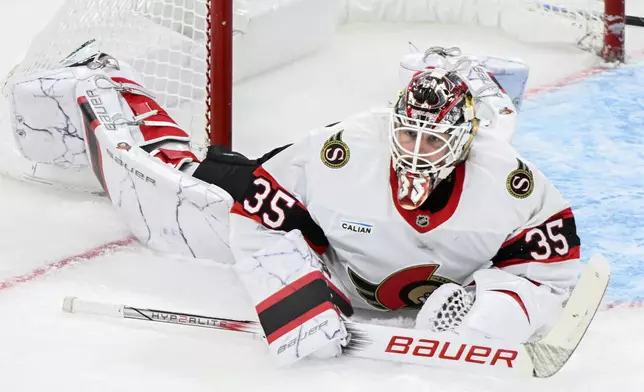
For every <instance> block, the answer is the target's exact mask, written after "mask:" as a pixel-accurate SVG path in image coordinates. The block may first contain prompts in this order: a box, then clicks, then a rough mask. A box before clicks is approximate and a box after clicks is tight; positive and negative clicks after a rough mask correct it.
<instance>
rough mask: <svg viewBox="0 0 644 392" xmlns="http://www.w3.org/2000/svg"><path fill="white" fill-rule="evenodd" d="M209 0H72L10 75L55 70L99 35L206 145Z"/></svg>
mask: <svg viewBox="0 0 644 392" xmlns="http://www.w3.org/2000/svg"><path fill="white" fill-rule="evenodd" d="M207 15H208V10H207V7H206V0H68V1H67V2H66V3H65V4H64V5H63V6H62V8H61V9H60V10H59V11H58V13H57V14H56V15H55V16H54V18H53V19H52V21H51V22H50V23H49V24H48V25H47V26H46V28H45V29H44V30H43V31H42V32H40V33H39V34H38V35H37V36H36V37H35V39H34V40H33V43H32V45H31V46H30V47H29V50H28V53H27V55H26V57H25V59H24V60H23V61H22V62H21V63H20V64H18V65H17V66H16V67H15V68H14V69H13V70H12V71H11V73H10V74H9V76H8V78H10V77H12V76H14V75H16V76H17V75H23V74H27V73H30V72H34V71H39V70H45V69H51V68H55V67H57V66H59V62H60V61H61V60H62V59H63V58H64V57H65V56H67V55H68V54H69V53H70V52H71V51H73V50H74V49H76V48H78V47H79V46H80V45H82V44H83V43H84V42H86V41H88V40H90V39H96V42H97V43H98V47H99V49H100V50H101V51H103V52H105V53H108V54H110V55H112V56H114V57H115V58H117V59H119V60H121V61H126V62H127V63H129V64H130V65H132V66H133V67H134V68H135V69H136V70H137V71H138V72H139V73H140V74H141V75H142V77H143V82H144V85H145V86H146V87H147V88H148V89H150V90H151V91H152V92H154V94H155V95H156V99H157V100H158V101H159V102H160V103H161V105H163V106H164V107H165V108H166V109H167V110H168V112H169V113H170V115H171V116H173V117H174V118H175V119H176V121H178V123H179V124H181V125H182V126H183V127H184V128H185V129H186V131H188V132H191V133H192V134H193V141H194V144H195V145H194V147H196V148H198V149H201V148H203V147H204V145H205V144H207V137H206V131H205V122H206V115H205V112H206V61H207V58H206V54H207V53H206V43H205V42H206V17H207Z"/></svg>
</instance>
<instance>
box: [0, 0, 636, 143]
mask: <svg viewBox="0 0 644 392" xmlns="http://www.w3.org/2000/svg"><path fill="white" fill-rule="evenodd" d="M258 1H261V0H258ZM273 1H275V0H273ZM283 1H297V0H283ZM320 1H331V0H320ZM337 1H338V4H339V5H338V7H339V13H341V12H346V14H347V19H348V21H351V20H352V19H353V20H356V18H353V17H352V15H353V16H355V14H356V12H355V10H359V9H361V8H362V9H364V8H365V7H373V6H374V4H375V5H378V4H380V5H381V6H382V7H387V6H389V5H391V3H392V2H391V1H390V2H389V3H387V2H386V1H385V0H337ZM385 3H387V4H385ZM416 3H418V2H416ZM424 3H427V4H425V7H436V8H437V9H438V8H440V9H441V10H442V11H441V12H443V14H445V13H447V14H449V15H451V17H446V18H443V19H445V20H442V19H441V18H437V19H438V20H439V21H444V22H446V23H452V22H455V20H453V19H457V20H456V21H457V22H459V21H460V22H461V23H462V22H463V21H464V20H465V19H467V20H468V23H469V22H471V23H479V24H481V23H480V20H481V17H480V15H479V14H476V15H474V17H472V16H471V15H470V16H468V17H467V18H465V17H464V16H463V15H464V14H467V13H470V14H471V13H472V10H475V11H474V12H475V13H476V12H479V13H480V12H481V10H486V11H489V10H492V11H494V10H505V9H509V8H512V9H516V8H521V9H524V10H529V11H530V12H534V13H540V14H543V15H551V17H552V18H556V19H560V20H561V21H562V23H568V24H571V25H575V26H577V27H578V28H579V30H580V34H579V42H578V44H579V45H581V46H585V47H586V48H587V49H589V50H593V51H595V52H597V54H598V55H600V56H602V57H603V58H604V59H605V60H608V61H623V60H624V19H625V15H624V14H625V12H624V0H552V1H550V2H542V1H537V0H424ZM400 4H402V3H400ZM405 4H406V6H408V4H410V3H405ZM252 6H253V1H251V0H245V1H242V0H239V2H237V1H236V2H235V3H233V1H232V0H67V1H66V2H65V3H64V4H63V6H62V7H61V8H60V9H59V11H58V12H57V13H56V15H55V16H54V17H53V19H52V20H51V22H50V23H49V24H48V25H47V26H46V27H45V29H44V30H43V31H42V32H40V33H39V34H38V35H37V36H36V37H35V39H34V40H33V42H32V44H31V46H30V47H29V50H28V53H27V55H26V57H25V59H24V60H23V61H22V62H21V63H19V64H18V65H17V66H16V67H15V68H14V69H13V70H12V71H11V73H10V74H9V76H8V79H7V80H9V78H10V77H11V76H20V75H24V74H27V73H30V72H34V71H39V70H44V69H50V68H54V67H56V66H58V63H59V61H60V60H62V59H63V58H64V57H65V56H67V55H68V54H69V53H70V52H71V51H73V50H74V49H75V48H77V47H78V46H80V45H81V44H83V43H84V42H86V41H88V40H90V39H96V41H97V42H98V43H99V48H100V49H101V50H102V51H103V52H105V53H108V54H110V55H112V56H114V57H115V58H117V59H120V60H122V61H126V62H128V63H129V64H131V65H132V66H133V67H134V68H135V69H136V70H137V71H138V72H139V73H140V74H141V75H142V76H143V82H144V84H145V86H146V87H147V88H149V89H150V90H151V91H153V92H154V93H155V94H156V98H157V100H158V101H159V103H160V104H161V105H163V106H164V107H165V108H166V109H167V110H168V112H169V113H170V114H171V115H172V116H173V117H174V118H175V119H176V120H177V122H178V123H179V124H181V125H182V127H183V128H184V129H185V130H186V131H188V132H190V133H192V138H193V148H195V149H197V150H201V151H202V152H203V149H204V148H205V147H207V145H209V144H222V145H227V146H230V145H231V128H232V106H231V104H232V102H231V101H232V80H233V77H232V73H233V66H232V46H233V26H232V22H233V8H235V9H241V10H242V11H243V10H244V9H247V8H252ZM390 8H391V7H390ZM347 10H349V11H347ZM350 10H353V11H350ZM408 11H409V10H408ZM431 12H434V11H431ZM436 12H439V11H436ZM499 12H500V11H499ZM408 13H409V12H408ZM488 13H489V12H488ZM454 16H456V17H454ZM548 17H550V16H548ZM357 19H360V18H357ZM412 19H413V18H412ZM524 30H525V28H524ZM532 33H533V34H539V29H538V27H536V29H535V30H534V32H531V34H532ZM285 44H287V43H285ZM437 44H439V43H437ZM5 84H6V83H5ZM4 94H5V97H6V91H5V92H4ZM5 110H6V109H5Z"/></svg>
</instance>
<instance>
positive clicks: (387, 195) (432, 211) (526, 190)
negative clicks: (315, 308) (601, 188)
mask: <svg viewBox="0 0 644 392" xmlns="http://www.w3.org/2000/svg"><path fill="white" fill-rule="evenodd" d="M508 110H509V111H510V112H509V113H505V115H511V114H512V109H511V108H508ZM388 121H389V120H388V117H387V114H386V113H382V112H377V111H373V112H369V113H365V114H361V115H358V116H355V117H353V118H350V119H348V120H346V121H343V122H341V123H338V124H335V125H333V126H330V127H326V128H323V129H320V130H317V131H314V132H313V133H312V134H310V135H309V136H308V137H306V138H305V139H304V140H302V141H300V142H298V143H295V144H294V145H292V146H290V147H288V148H286V149H285V150H283V151H282V152H280V153H279V154H277V155H276V156H274V157H272V158H271V159H270V160H269V161H267V162H265V163H264V164H263V165H262V166H261V167H259V168H258V169H257V170H256V171H255V173H254V175H255V180H254V183H253V184H252V185H251V186H250V187H249V189H248V190H247V192H246V194H245V198H244V199H243V200H239V201H238V202H237V203H236V204H235V206H234V207H233V209H232V212H233V214H232V216H231V233H230V235H231V244H232V245H233V252H234V254H235V258H236V259H240V258H242V257H245V256H250V255H252V254H253V253H254V252H256V251H258V250H260V249H265V248H267V247H269V246H270V245H271V244H272V243H274V242H275V241H276V236H280V235H283V234H284V233H285V232H289V231H291V230H294V229H298V230H300V231H301V232H302V234H303V235H304V237H305V238H306V240H307V242H308V244H309V245H310V247H311V248H312V249H314V250H315V251H317V252H318V253H319V254H320V255H321V256H322V259H323V260H324V261H325V262H326V265H327V266H328V267H329V269H330V270H331V275H332V276H333V278H334V280H335V281H339V287H340V288H341V289H342V291H343V292H344V293H345V294H347V296H348V297H349V298H350V300H351V303H352V305H353V306H358V307H368V308H375V309H381V310H397V309H401V308H405V307H417V306H420V305H421V304H422V303H423V301H424V300H425V298H426V297H427V296H428V295H429V294H430V293H431V292H432V291H433V290H434V289H435V288H436V287H438V286H439V285H441V284H443V283H447V282H454V283H458V284H463V285H466V284H468V283H470V282H471V275H472V274H473V273H474V272H475V271H477V270H479V269H484V268H489V267H497V268H502V269H504V270H506V271H508V272H511V273H513V274H516V275H519V276H522V277H525V278H527V279H529V280H531V281H533V282H534V283H535V284H538V285H547V286H548V287H550V288H551V289H552V290H553V292H554V293H560V294H563V293H566V290H567V289H568V288H569V286H571V285H572V284H574V282H575V280H576V277H577V266H578V259H579V249H580V242H579V238H578V236H577V234H576V229H575V221H574V217H573V213H572V211H571V209H570V206H569V204H568V203H567V202H566V201H565V200H564V199H563V198H562V196H561V195H560V194H559V192H558V191H557V190H556V189H555V188H554V186H553V185H552V184H551V183H550V182H549V181H548V180H547V179H546V178H545V177H544V175H543V174H542V173H541V172H540V171H539V170H537V169H536V168H535V167H534V166H533V165H531V164H530V163H529V162H527V161H526V160H525V159H523V158H521V157H520V156H519V155H518V154H517V152H516V151H515V150H514V149H513V148H512V146H511V145H510V144H509V143H508V142H507V141H504V140H502V138H497V137H494V130H493V129H485V130H482V131H481V132H480V133H479V135H478V136H477V138H476V139H475V142H474V145H473V147H472V150H471V152H470V156H469V158H468V159H467V161H466V162H465V163H462V164H460V165H459V166H457V167H456V169H455V170H454V172H453V174H452V175H451V176H450V177H449V178H448V179H447V180H444V181H443V182H442V183H441V184H439V186H438V187H437V188H436V189H435V190H434V191H433V192H432V193H431V195H430V197H429V198H428V200H427V202H425V203H424V204H423V205H422V206H421V208H419V209H416V210H404V209H402V208H400V207H399V206H398V204H397V203H396V200H395V199H396V191H397V186H398V184H397V177H396V176H395V173H394V172H393V169H392V164H391V154H390V150H389V143H388V124H389V123H388Z"/></svg>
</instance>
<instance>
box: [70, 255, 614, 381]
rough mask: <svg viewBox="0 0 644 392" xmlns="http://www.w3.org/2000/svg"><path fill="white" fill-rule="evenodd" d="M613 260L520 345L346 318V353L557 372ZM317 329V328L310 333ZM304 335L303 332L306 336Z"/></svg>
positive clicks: (157, 316) (232, 323)
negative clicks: (550, 324) (549, 324)
mask: <svg viewBox="0 0 644 392" xmlns="http://www.w3.org/2000/svg"><path fill="white" fill-rule="evenodd" d="M610 270H611V268H610V263H609V262H608V260H606V259H605V258H604V257H603V256H601V255H595V256H593V257H592V258H591V259H590V260H589V261H588V263H587V264H585V265H584V266H583V270H582V274H581V276H580V278H579V281H578V283H577V285H576V286H575V288H574V290H573V292H572V294H571V295H570V298H569V300H568V302H567V303H566V306H565V308H564V310H563V312H562V315H561V317H560V319H559V320H558V322H557V324H556V325H555V326H554V328H553V329H552V330H551V331H550V332H549V333H548V334H547V335H546V336H545V337H543V338H542V339H541V340H539V341H536V342H530V343H524V344H518V343H510V342H505V341H503V340H498V339H491V338H480V337H471V336H470V337H468V336H462V335H459V334H458V333H456V332H431V331H426V330H418V329H407V328H398V327H391V326H382V325H374V324H366V323H357V322H353V321H349V320H346V321H345V323H346V328H347V331H348V332H349V333H350V334H351V338H350V340H349V343H348V345H347V346H346V347H345V349H344V354H346V355H350V356H355V357H361V358H368V359H376V360H385V361H392V362H400V363H411V364H417V365H424V366H437V367H444V368H461V369H469V370H474V369H477V368H478V369H479V370H489V371H500V372H509V373H514V374H518V375H523V376H533V377H538V378H545V377H550V376H552V375H554V374H555V373H557V372H558V371H559V370H561V368H562V367H563V366H564V365H565V364H566V362H567V361H568V359H570V357H571V356H572V354H573V353H574V351H575V349H576V348H577V345H578V344H579V342H580V341H581V339H582V338H583V336H584V334H585V333H586V330H587V329H588V326H589V325H590V323H591V321H592V319H593V317H594V315H595V313H596V312H597V309H598V308H599V305H600V303H601V300H602V298H603V296H604V293H605V291H606V288H607V286H608V282H609V279H610ZM63 310H64V311H66V312H70V313H90V314H98V315H105V316H113V317H122V318H129V319H137V320H144V321H155V322H161V323H170V324H180V325H188V326H196V327H203V328H212V329H222V330H228V331H235V332H243V333H248V334H251V335H254V336H260V337H262V336H263V333H262V329H261V326H260V325H259V323H258V322H256V321H244V320H231V319H226V318H218V317H208V316H199V315H194V314H188V313H177V312H172V311H165V310H155V309H142V308H135V307H132V306H126V305H117V304H105V303H100V302H93V301H84V300H80V299H78V298H75V297H66V298H65V299H64V301H63ZM306 333H312V332H311V331H308V332H304V334H305V335H306ZM300 337H301V338H305V336H304V337H302V336H301V335H300Z"/></svg>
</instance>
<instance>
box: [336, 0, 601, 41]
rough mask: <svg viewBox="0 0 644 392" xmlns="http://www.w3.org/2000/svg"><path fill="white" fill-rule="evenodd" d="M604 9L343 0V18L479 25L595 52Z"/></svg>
mask: <svg viewBox="0 0 644 392" xmlns="http://www.w3.org/2000/svg"><path fill="white" fill-rule="evenodd" d="M603 11H604V0H552V1H538V0H346V7H345V13H346V15H345V17H346V19H347V20H348V21H369V22H375V21H390V22H427V21H433V22H440V23H455V24H463V25H480V26H486V27H493V28H497V29H500V30H503V31H505V32H507V33H509V34H511V35H513V36H516V37H518V38H519V39H521V40H525V41H551V42H558V43H561V42H569V43H573V44H577V45H579V46H580V47H582V48H583V49H587V50H592V51H594V52H596V53H599V52H600V51H601V46H602V41H603V30H604V25H603Z"/></svg>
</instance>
